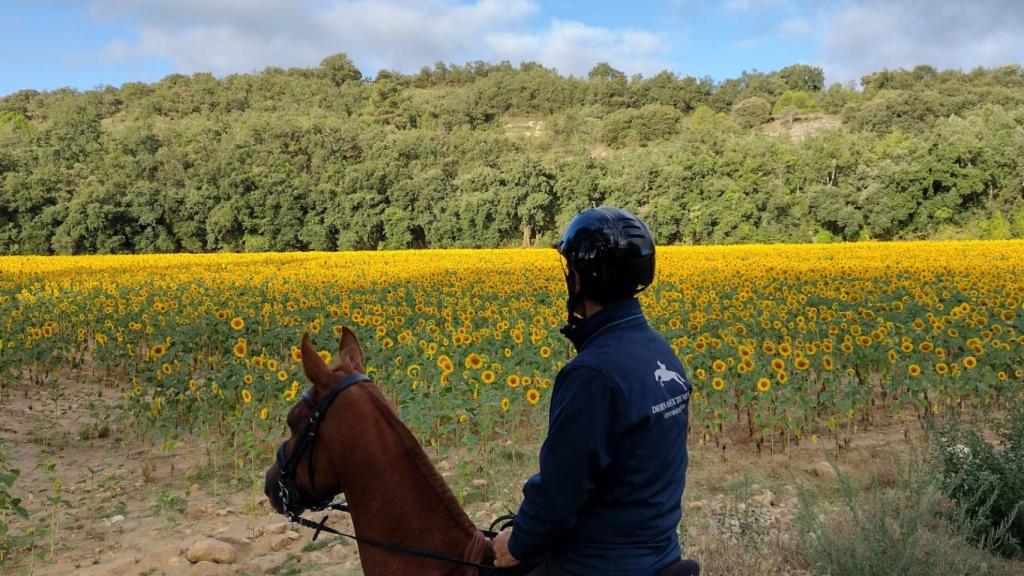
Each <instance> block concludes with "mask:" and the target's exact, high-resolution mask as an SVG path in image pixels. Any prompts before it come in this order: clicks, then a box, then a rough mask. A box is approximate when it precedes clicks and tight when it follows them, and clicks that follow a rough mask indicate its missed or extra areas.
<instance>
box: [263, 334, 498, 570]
mask: <svg viewBox="0 0 1024 576" xmlns="http://www.w3.org/2000/svg"><path fill="white" fill-rule="evenodd" d="M301 350H302V371H303V372H304V373H305V375H306V378H307V379H308V380H309V382H310V384H311V387H310V388H309V389H308V390H306V391H305V392H304V393H303V397H302V400H301V401H299V402H298V403H296V405H295V406H293V407H292V409H291V410H290V411H289V412H288V430H289V437H288V439H287V440H285V441H284V442H283V443H282V444H281V446H280V448H279V449H278V454H277V459H276V461H275V462H274V464H273V465H271V467H270V468H269V469H268V470H267V472H266V478H265V492H266V495H267V498H268V499H269V501H270V504H271V506H273V508H274V509H275V510H277V511H278V512H281V513H284V514H288V515H289V516H292V517H293V518H294V515H298V514H301V513H302V512H303V511H305V510H309V509H312V510H317V509H321V508H323V507H325V506H327V505H328V504H329V503H330V501H331V500H332V499H333V498H335V497H336V496H337V495H339V494H341V493H342V492H344V493H345V498H346V500H347V503H348V508H349V511H350V513H351V515H352V523H353V526H354V527H355V531H356V534H357V535H358V536H360V537H361V538H363V539H370V540H375V541H378V542H387V543H391V544H394V545H397V546H403V547H413V548H418V549H423V550H430V551H434V552H436V553H438V554H442V555H444V556H446V557H449V558H461V559H463V560H465V561H468V562H471V563H481V562H482V563H485V564H489V563H490V562H491V561H492V560H493V554H492V551H491V547H490V543H489V541H488V540H487V539H486V538H485V537H484V536H483V535H482V534H481V533H480V531H479V530H477V529H476V527H475V526H474V525H473V523H472V522H471V521H470V520H469V517H468V516H466V514H465V512H464V511H463V510H462V508H461V506H460V505H459V502H458V500H457V499H456V498H455V496H454V495H453V494H452V492H451V490H450V489H449V487H448V485H447V484H446V483H445V482H444V480H443V479H442V478H441V475H440V474H438V473H437V470H436V469H435V468H434V466H433V464H432V463H431V462H430V458H429V457H427V455H426V453H425V452H424V451H423V447H422V446H421V445H420V443H419V441H418V440H417V439H416V437H415V436H413V434H412V432H410V431H409V429H408V428H407V427H406V426H405V425H404V424H403V423H402V422H401V420H399V418H398V414H397V413H396V411H395V410H394V409H393V408H392V406H391V405H390V403H389V402H388V401H387V399H386V398H385V397H384V395H383V394H382V393H381V391H380V389H379V388H377V386H376V385H375V384H374V383H372V382H370V381H369V379H368V378H366V376H364V375H363V372H364V365H365V362H364V358H363V350H362V347H361V346H360V345H359V340H358V339H357V338H356V336H355V334H353V333H352V331H351V330H348V329H347V328H345V329H342V335H341V341H340V343H339V346H338V354H337V357H335V358H334V359H332V360H331V362H330V363H329V364H328V363H325V362H324V360H323V359H322V358H321V357H320V355H319V354H318V353H317V351H316V349H315V348H314V347H313V344H312V343H311V342H310V340H309V336H308V335H307V334H304V335H303V337H302V347H301ZM359 559H360V563H361V564H362V566H363V573H364V574H366V575H367V576H383V575H392V574H418V575H422V576H449V575H451V576H455V575H458V576H468V575H470V574H475V573H476V570H475V569H474V568H472V567H471V566H467V565H459V564H455V563H450V562H439V561H437V560H431V559H424V558H418V557H415V556H409V555H402V554H396V553H395V552H394V551H389V550H387V549H384V548H380V547H374V546H372V545H364V542H362V541H361V542H360V543H359Z"/></svg>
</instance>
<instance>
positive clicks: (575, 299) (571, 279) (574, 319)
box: [565, 265, 583, 326]
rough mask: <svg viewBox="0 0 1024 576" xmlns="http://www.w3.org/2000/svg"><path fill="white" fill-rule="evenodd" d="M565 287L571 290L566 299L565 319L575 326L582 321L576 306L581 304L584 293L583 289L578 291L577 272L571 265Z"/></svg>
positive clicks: (567, 270)
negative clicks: (580, 300)
mask: <svg viewBox="0 0 1024 576" xmlns="http://www.w3.org/2000/svg"><path fill="white" fill-rule="evenodd" d="M565 287H566V289H567V290H568V291H569V295H568V297H567V298H566V299H565V309H566V320H565V321H566V323H568V324H569V326H575V325H576V324H578V323H579V321H580V317H579V316H578V315H577V314H576V306H577V305H579V299H580V297H581V296H582V295H583V291H582V290H579V291H578V292H577V290H576V274H575V271H574V270H573V269H572V266H571V265H570V266H569V267H568V268H567V269H566V271H565Z"/></svg>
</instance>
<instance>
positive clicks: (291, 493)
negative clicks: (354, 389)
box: [277, 373, 513, 574]
mask: <svg viewBox="0 0 1024 576" xmlns="http://www.w3.org/2000/svg"><path fill="white" fill-rule="evenodd" d="M359 382H371V380H370V378H369V377H368V376H366V375H365V374H362V373H355V374H351V375H349V376H346V377H345V378H343V379H342V380H341V382H338V383H337V384H335V385H334V388H331V391H330V392H328V393H327V396H325V397H324V398H323V400H322V401H321V402H320V404H319V405H318V404H317V403H316V402H315V401H314V400H313V396H312V394H310V392H309V390H307V391H305V392H303V393H302V401H303V402H305V403H306V404H307V405H308V406H309V408H310V410H311V411H312V414H311V415H310V417H309V422H307V424H306V429H305V430H303V431H302V433H301V434H299V435H298V438H297V439H296V441H295V445H294V447H293V448H292V451H291V454H286V453H285V446H286V445H287V444H288V441H287V440H285V441H284V442H282V443H281V444H280V445H279V446H278V447H277V467H278V468H279V469H280V472H281V475H280V477H279V478H278V481H277V497H278V499H279V500H280V502H281V508H282V512H283V514H284V515H285V516H287V517H288V519H289V520H290V521H292V522H295V523H296V524H301V525H302V526H305V527H307V528H312V529H314V530H315V532H314V533H313V540H314V541H315V540H316V539H317V537H319V536H320V533H321V532H328V533H330V534H335V535H337V536H343V537H345V538H349V539H352V540H355V541H356V542H360V543H362V544H367V545H369V546H373V547H375V548H381V549H384V550H390V551H392V552H398V553H400V554H407V555H410V556H417V557H420V558H430V559H433V560H440V561H443V562H450V563H452V564H460V565H463V566H470V567H473V568H479V569H480V570H482V571H483V573H484V574H491V573H494V572H495V571H496V570H497V569H496V568H495V567H494V566H488V565H486V564H480V563H478V562H470V561H468V560H464V559H462V558H455V557H454V556H446V555H444V554H438V553H436V552H432V551H430V550H422V549H419V548H412V547H409V546H401V545H398V544H391V543H388V542H380V541H378V540H372V539H370V538H365V537H362V536H357V535H355V534H348V533H345V532H341V531H340V530H335V529H334V528H331V527H329V526H327V516H324V517H323V518H322V519H321V520H320V522H314V521H312V520H309V519H308V518H303V517H302V512H304V511H305V510H312V511H314V512H317V511H320V510H327V509H330V510H339V511H342V512H348V511H349V509H348V504H346V503H344V502H337V503H335V502H334V495H331V496H327V497H320V496H319V495H318V494H317V490H316V476H315V475H314V474H313V454H315V453H316V451H315V450H314V449H313V445H314V443H315V442H316V435H317V432H319V430H320V424H321V423H322V422H323V419H324V416H326V414H327V410H328V409H329V408H330V407H331V404H332V403H333V402H334V400H335V399H336V398H337V397H338V395H340V394H341V393H342V392H344V391H345V390H347V389H348V388H349V387H351V386H352V385H353V384H357V383H359ZM307 451H308V452H309V465H308V466H309V474H308V475H309V483H310V491H309V492H307V491H306V490H303V489H302V487H300V486H299V485H298V483H297V482H296V481H295V480H296V479H295V471H296V469H297V468H298V466H299V462H300V461H301V460H302V456H303V455H304V454H305V453H306V452H307ZM512 519H513V516H512V514H509V515H506V516H502V517H500V518H498V519H497V520H495V521H494V522H493V523H492V524H491V529H490V530H481V531H480V532H481V533H482V534H483V535H484V536H486V537H487V538H491V539H493V538H494V537H495V536H497V531H496V530H495V529H496V528H497V530H498V531H500V530H502V529H504V528H506V527H508V526H511V524H512Z"/></svg>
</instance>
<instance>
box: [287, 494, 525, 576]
mask: <svg viewBox="0 0 1024 576" xmlns="http://www.w3.org/2000/svg"><path fill="white" fill-rule="evenodd" d="M326 509H329V510H339V511H341V512H349V509H348V504H346V503H345V502H335V503H332V504H329V505H328V506H326ZM288 518H289V520H291V521H292V522H294V523H296V524H300V525H302V526H305V527H306V528H312V529H313V530H314V532H313V540H312V541H313V542H316V539H317V538H319V537H320V533H321V532H327V533H328V534H334V535H336V536H341V537H344V538H348V539H350V540H354V541H356V542H358V543H360V544H366V545H368V546H373V547H374V548H380V549H382V550H388V551H391V552H397V553H399V554H405V555H407V556H416V557H418V558H429V559H431V560H438V561H441V562H448V563H450V564H459V565H461V566H468V567H471V568H477V569H479V570H482V571H483V572H484V573H485V574H491V573H493V572H495V571H496V570H499V568H496V567H494V566H488V565H486V564H480V563H479V562H470V561H469V560H465V559H462V558H456V557H454V556H447V555H445V554H439V553H437V552H434V551H432V550H424V549H422V548H414V547H412V546H402V545H400V544H392V543H389V542H382V541H380V540H373V539H371V538H366V537H363V536H357V535H355V534H349V533H347V532H342V531H341V530H335V529H334V528H331V527H330V526H328V525H327V516H324V517H323V518H321V519H320V521H319V522H315V521H313V520H310V519H309V518H303V517H302V516H300V515H299V514H289V516H288ZM513 518H514V516H513V515H512V514H506V515H504V516H499V517H498V518H496V519H495V520H494V522H492V523H491V526H490V528H489V529H488V530H480V533H481V534H483V535H484V536H485V537H487V538H489V539H493V538H494V537H495V536H497V535H498V532H500V531H501V530H503V529H505V528H506V527H508V526H510V525H511V524H512V520H513ZM496 529H497V530H496Z"/></svg>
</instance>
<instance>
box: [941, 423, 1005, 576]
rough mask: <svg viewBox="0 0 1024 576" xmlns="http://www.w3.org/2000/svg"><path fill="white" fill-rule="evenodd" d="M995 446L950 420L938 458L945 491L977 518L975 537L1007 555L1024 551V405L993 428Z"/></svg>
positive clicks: (973, 527) (973, 531)
mask: <svg viewBox="0 0 1024 576" xmlns="http://www.w3.org/2000/svg"><path fill="white" fill-rule="evenodd" d="M993 432H994V433H995V435H996V436H997V437H998V441H997V442H996V443H995V444H992V443H990V442H989V441H988V440H986V439H985V438H984V437H983V436H982V435H981V433H979V432H978V431H977V430H976V429H973V428H967V427H965V426H963V425H962V424H960V423H959V422H958V421H950V422H949V423H947V424H946V425H945V427H944V429H943V431H942V434H941V437H940V441H939V446H938V452H937V457H938V461H939V463H940V464H941V467H942V489H943V491H944V492H945V494H946V495H948V496H949V497H950V498H952V499H954V500H956V502H957V503H958V504H959V505H960V506H961V507H962V508H963V509H965V510H967V511H968V513H969V516H970V517H971V518H974V519H975V520H976V521H975V522H974V523H973V524H974V525H973V526H972V527H971V528H972V530H971V534H970V537H971V539H972V541H974V542H978V543H988V542H991V543H992V545H993V547H994V548H995V549H996V550H997V551H998V552H1000V553H1001V554H1003V555H1004V556H1008V557H1013V556H1018V557H1019V556H1021V555H1024V548H1022V546H1021V542H1022V541H1024V406H1022V405H1018V406H1017V407H1016V408H1014V409H1013V410H1011V411H1010V413H1009V415H1008V416H1007V417H1006V418H1005V419H1004V420H1003V421H1000V422H997V423H996V424H995V425H994V427H993Z"/></svg>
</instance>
